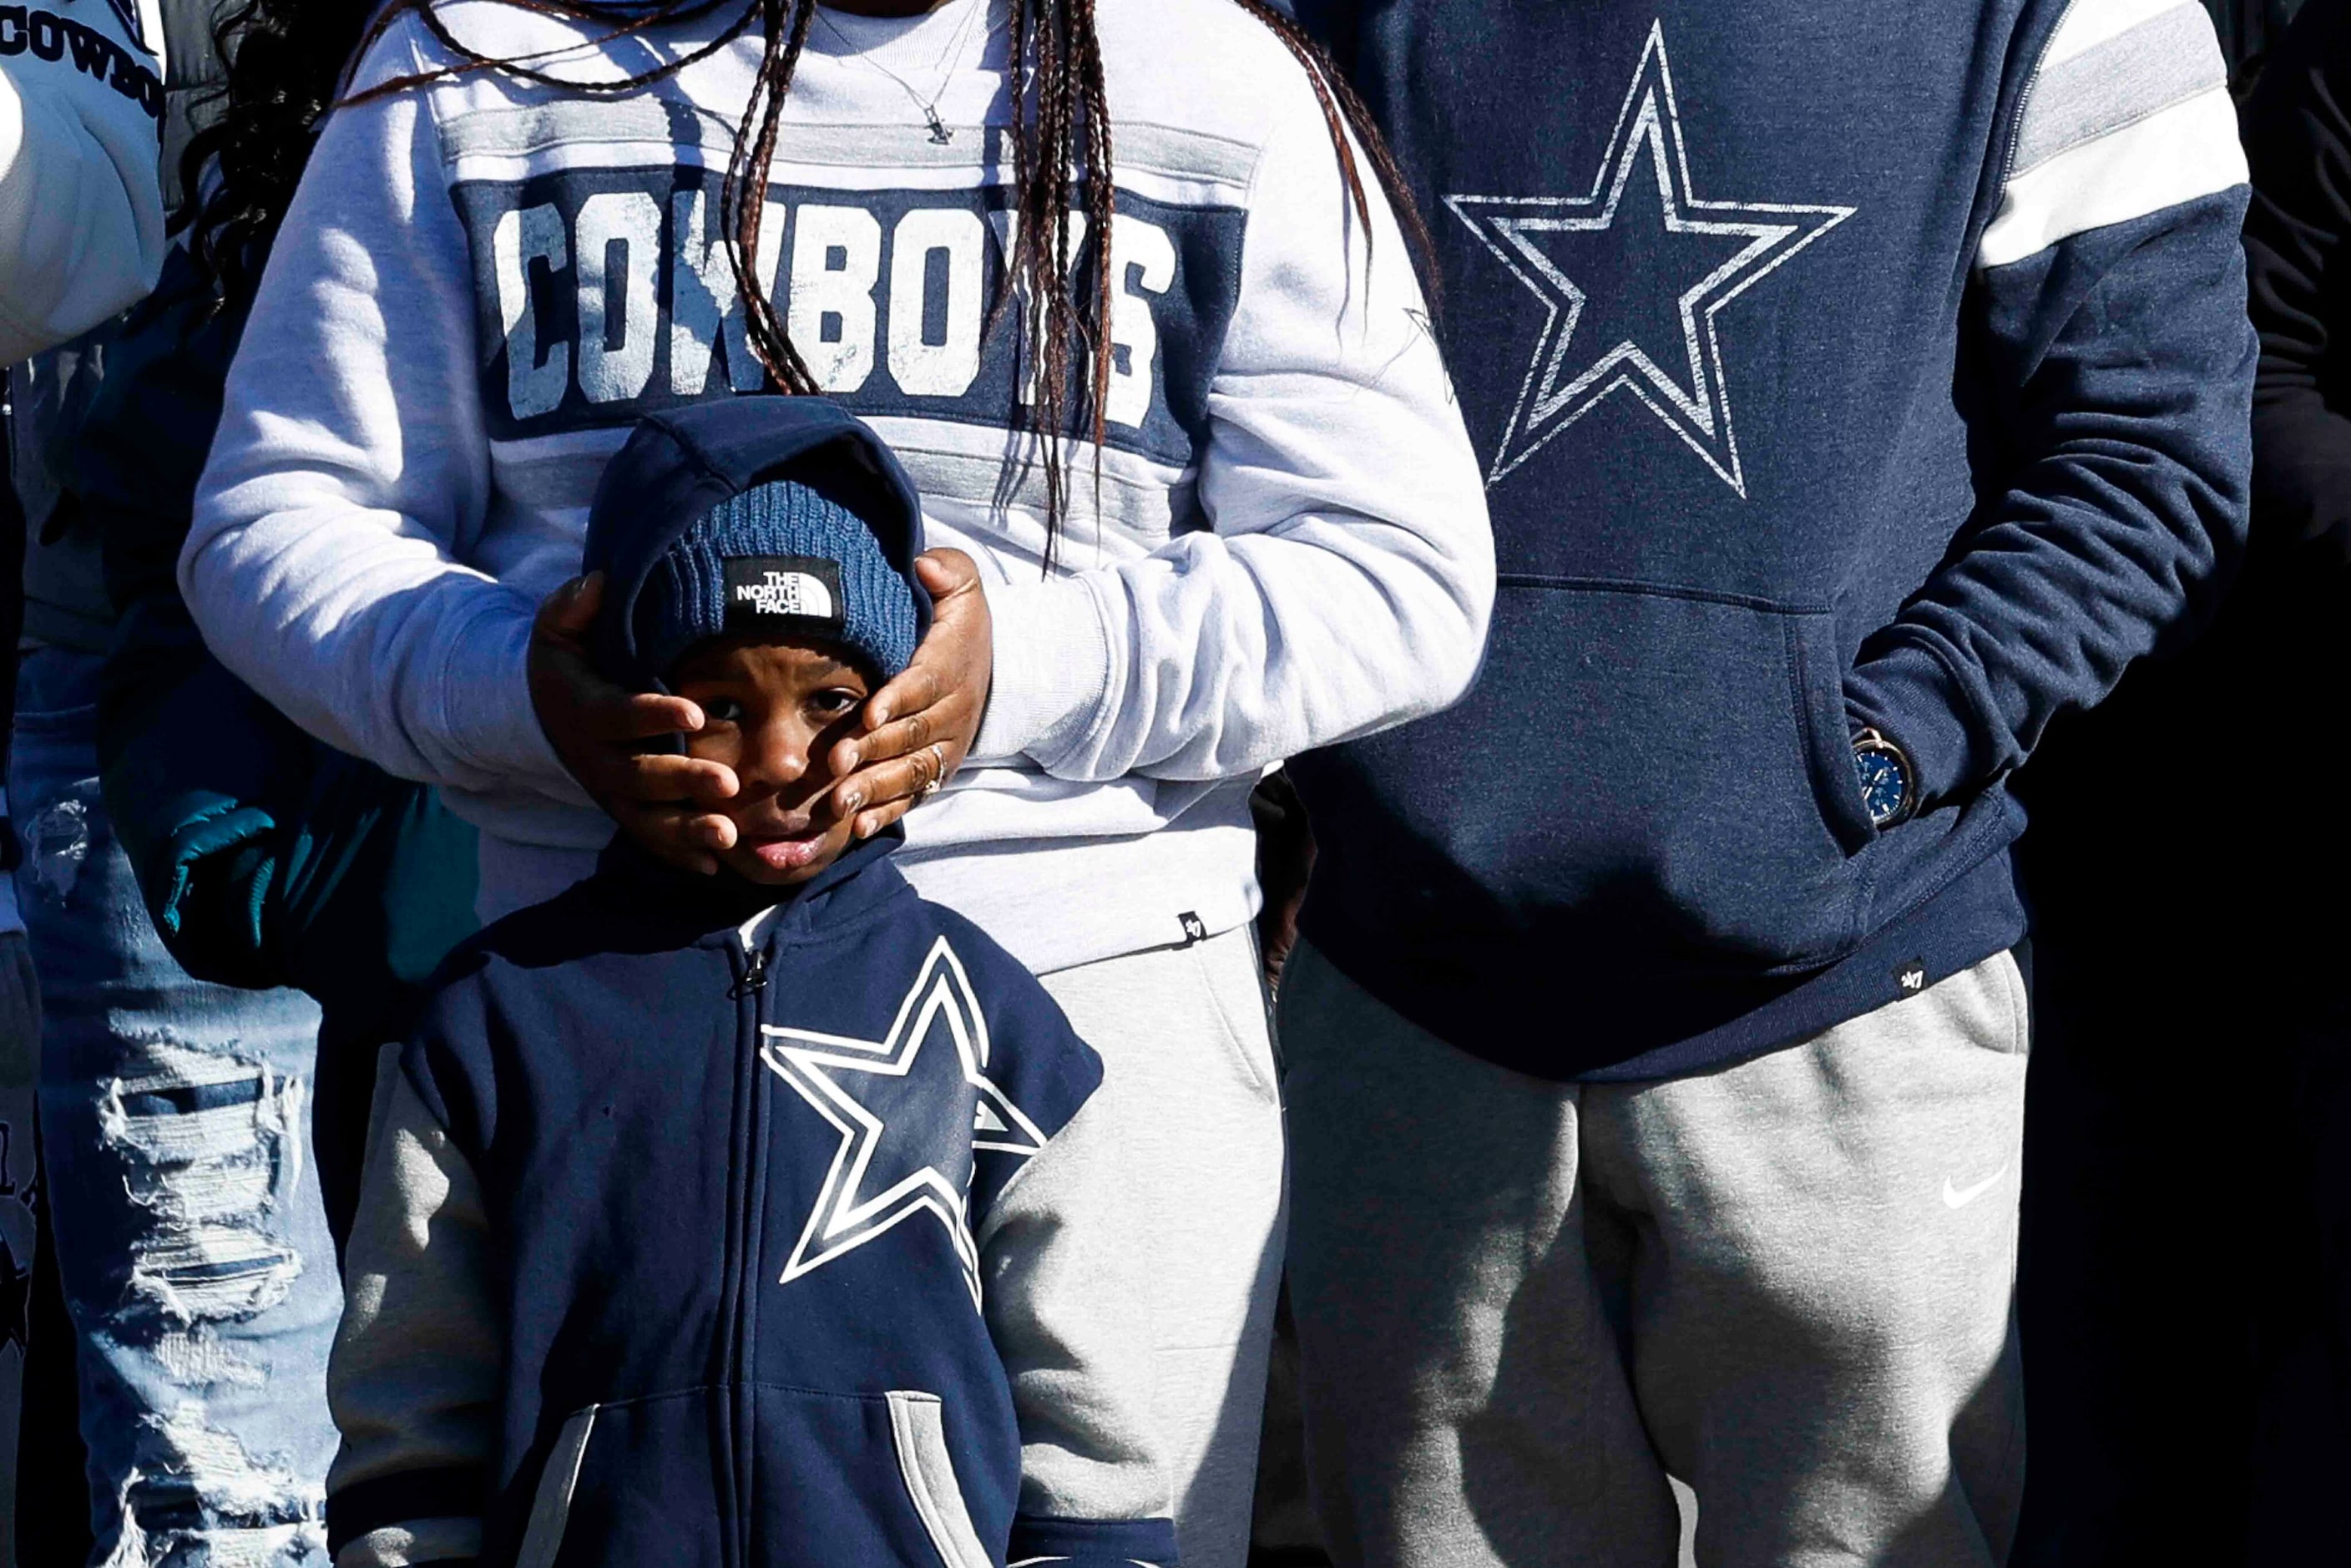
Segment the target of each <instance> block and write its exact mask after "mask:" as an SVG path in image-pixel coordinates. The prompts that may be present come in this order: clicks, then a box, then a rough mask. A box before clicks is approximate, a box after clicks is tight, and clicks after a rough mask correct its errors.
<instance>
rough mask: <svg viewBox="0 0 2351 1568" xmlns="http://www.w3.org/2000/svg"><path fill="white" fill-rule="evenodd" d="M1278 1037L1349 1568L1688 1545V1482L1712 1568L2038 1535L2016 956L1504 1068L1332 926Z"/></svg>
mask: <svg viewBox="0 0 2351 1568" xmlns="http://www.w3.org/2000/svg"><path fill="white" fill-rule="evenodd" d="M1560 1027H1562V1029H1566V1028H1572V1027H1573V1014H1572V1010H1569V1011H1566V1012H1563V1014H1562V1019H1561V1025H1560ZM1279 1035H1280V1042H1281V1048H1282V1054H1283V1058H1284V1063H1285V1070H1286V1071H1285V1079H1284V1084H1283V1088H1284V1099H1285V1101H1286V1102H1287V1104H1288V1108H1289V1116H1290V1159H1291V1216H1290V1219H1291V1229H1290V1293H1291V1301H1292V1304H1293V1306H1294V1307H1295V1309H1296V1312H1297V1317H1298V1328H1299V1339H1300V1345H1301V1352H1302V1356H1303V1365H1304V1386H1305V1397H1306V1406H1307V1448H1308V1465H1309V1469H1310V1472H1311V1478H1312V1483H1313V1489H1314V1496H1315V1502H1316V1508H1317V1511H1318V1512H1319V1514H1320V1515H1321V1518H1322V1526H1323V1530H1324V1531H1325V1534H1326V1535H1327V1536H1328V1537H1329V1544H1330V1546H1331V1549H1332V1555H1333V1556H1334V1557H1335V1558H1336V1559H1337V1561H1338V1562H1339V1563H1341V1564H1342V1565H1343V1568H1356V1565H1359V1564H1360V1565H1375V1568H1386V1565H1389V1564H1396V1565H1399V1568H1481V1565H1485V1564H1508V1565H1510V1568H1538V1565H1542V1568H1549V1565H1552V1564H1558V1565H1560V1568H1568V1565H1573V1568H1671V1565H1672V1564H1673V1563H1674V1562H1675V1556H1676V1546H1677V1510H1676V1506H1675V1503H1674V1500H1673V1497H1672V1494H1671V1492H1670V1490H1669V1488H1668V1484H1667V1477H1668V1476H1671V1477H1673V1478H1675V1479H1678V1480H1681V1481H1684V1482H1687V1484H1688V1486H1689V1487H1690V1488H1692V1489H1693V1490H1695V1491H1696V1494H1697V1499H1698V1537H1697V1556H1698V1563H1700V1564H1701V1565H1703V1568H1750V1565H1751V1568H1764V1565H1767V1564H1768V1565H1771V1568H1828V1565H1831V1564H1836V1565H1840V1568H1842V1565H1846V1564H1862V1563H1870V1564H1888V1565H1893V1568H1910V1565H1917V1568H1946V1565H1949V1568H1960V1565H1968V1568H1975V1565H1979V1564H1980V1565H1985V1568H1991V1565H1996V1564H1999V1563H2002V1562H2004V1561H2005V1560H2006V1558H2007V1555H2008V1547H2009V1542H2010V1540H2011V1537H2012V1535H2013V1533H2014V1529H2015V1521H2016V1512H2017V1505H2018V1500H2019V1498H2020V1494H2021V1492H2022V1485H2023V1479H2024V1430H2023V1406H2022V1386H2021V1379H2020V1375H2019V1366H2018V1358H2017V1348H2016V1333H2015V1324H2014V1317H2013V1312H2012V1307H2011V1294H2012V1290H2013V1285H2014V1275H2015V1255H2016V1216H2017V1177H2018V1171H2017V1157H2018V1148H2019V1142H2020V1139H2021V1136H2022V1131H2023V1116H2024V1067H2025V1051H2026V1038H2027V1036H2026V1005H2025V995H2024V986H2023V981H2022V976H2021V975H2020V974H2019V972H2018V970H2017V966H2016V964H2015V961H2014V960H2013V959H2012V958H2011V957H2010V956H2008V955H2006V954H2002V955H2001V956H1998V957H1995V958H1992V959H1991V960H1989V961H1987V962H1985V963H1983V964H1980V965H1979V966H1977V967H1975V968H1973V969H1971V970H1970V971H1968V972H1967V973H1965V974H1963V975H1959V976H1955V977H1952V978H1950V979H1948V980H1946V981H1944V982H1942V983H1941V984H1939V985H1937V986H1934V987H1931V988H1928V990H1926V991H1925V992H1923V993H1922V994H1920V995H1918V996H1917V997H1913V998H1908V999H1907V1000H1905V1001H1901V1002H1898V1003H1896V1004H1894V1005H1893V1006H1891V1007H1888V1008H1886V1009H1882V1010H1881V1011H1878V1012H1876V1013H1873V1014H1870V1015H1868V1016H1867V1017H1865V1018H1861V1019H1855V1020H1854V1021H1853V1022H1850V1023H1847V1024H1844V1025H1843V1026H1841V1027H1839V1028H1837V1029H1834V1030H1830V1031H1829V1032H1827V1033H1826V1034H1823V1035H1822V1036H1820V1037H1819V1038H1817V1039H1815V1040H1810V1041H1807V1042H1805V1043H1804V1044H1802V1045H1800V1046H1797V1047H1794V1048H1792V1049H1790V1050H1787V1051H1780V1052H1778V1053H1776V1054H1773V1055H1771V1056H1767V1057H1763V1058H1761V1059H1760V1060H1757V1061H1750V1062H1745V1063H1742V1064H1740V1065H1738V1066H1735V1067H1729V1068H1723V1069H1719V1070H1718V1071H1712V1072H1707V1073H1701V1074H1698V1075H1696V1076H1693V1077H1688V1078H1682V1079H1676V1080H1672V1081H1668V1082H1655V1083H1632V1084H1591V1085H1581V1086H1579V1085H1574V1084H1560V1083H1551V1082H1542V1081H1540V1080H1537V1079H1533V1078H1529V1077H1525V1076H1523V1075H1521V1074H1519V1073H1515V1072H1511V1071H1507V1070H1505V1069H1502V1068H1499V1067H1495V1066H1492V1065H1489V1064H1488V1063H1486V1062H1483V1061H1479V1060H1477V1059H1475V1058H1473V1057H1470V1056H1468V1055H1466V1054H1464V1053H1462V1052H1460V1051H1456V1050H1454V1049H1452V1048H1451V1047H1449V1046H1447V1045H1446V1044H1445V1043H1443V1042H1442V1041H1440V1040H1437V1039H1436V1038H1435V1037H1434V1036H1432V1035H1429V1034H1427V1033H1426V1032H1424V1031H1422V1030H1418V1029H1416V1028H1415V1027H1414V1026H1413V1025H1411V1024H1410V1023H1407V1022H1406V1021H1405V1019H1402V1018H1401V1017H1399V1016H1398V1015H1396V1014H1395V1012H1393V1011H1391V1010H1390V1009H1387V1008H1386V1007H1384V1005H1382V1004H1381V1003H1380V1002H1378V1001H1376V1000H1374V998H1372V997H1371V996H1369V995H1368V994H1367V993H1365V992H1364V990H1362V989H1361V988H1358V987H1356V986H1355V985H1354V984H1353V982H1351V981H1350V980H1348V979H1347V978H1345V977H1343V976H1342V975H1341V974H1339V972H1338V971H1337V970H1336V969H1334V968H1333V967H1332V966H1331V964H1330V963H1329V962H1328V961H1327V960H1326V959H1324V958H1323V957H1322V956H1321V955H1320V954H1318V953H1316V952H1314V951H1313V950H1312V949H1311V947H1308V948H1301V950H1300V951H1299V953H1298V954H1297V956H1295V957H1294V958H1292V960H1291V962H1290V967H1289V969H1288V971H1287V973H1286V974H1285V976H1284V977H1283V984H1282V991H1281V1005H1280V1029H1279Z"/></svg>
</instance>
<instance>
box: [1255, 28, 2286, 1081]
mask: <svg viewBox="0 0 2351 1568" xmlns="http://www.w3.org/2000/svg"><path fill="white" fill-rule="evenodd" d="M1301 11H1303V12H1305V13H1307V14H1309V16H1311V18H1312V20H1313V21H1314V22H1315V23H1316V25H1317V26H1320V27H1322V29H1324V30H1325V32H1326V33H1327V34H1328V36H1330V37H1332V39H1333V41H1334V43H1335V44H1336V45H1337V47H1339V48H1340V50H1341V52H1342V53H1343V55H1344V56H1345V57H1346V61H1347V63H1348V64H1349V65H1350V66H1351V68H1352V69H1353V73H1354V76H1355V78H1356V80H1357V81H1358V82H1359V83H1360V84H1361V85H1362V87H1363V88H1364V90H1365V92H1366V93H1367V95H1368V96H1369V97H1370V98H1371V99H1372V100H1373V104H1374V112H1375V113H1376V114H1377V115H1378V117H1379V118H1380V119H1381V120H1382V121H1383V123H1384V125H1385V126H1386V128H1387V129H1388V131H1389V133H1390V135H1391V136H1392V137H1393V139H1394V141H1395V148H1396V150H1397V152H1398V153H1399V155H1400V157H1401V158H1402V160H1403V162H1404V163H1405V167H1406V170H1407V172H1408V174H1409V175H1410V178H1411V179H1412V181H1413V183H1414V184H1415V185H1416V188H1417V191H1418V193H1419V195H1420V197H1421V200H1422V201H1423V203H1424V204H1425V206H1426V211H1427V212H1428V213H1429V214H1430V219H1431V222H1432V223H1433V224H1435V225H1437V240H1438V245H1439V249H1440V259H1441V263H1442V267H1443V271H1444V274H1445V281H1446V296H1447V298H1446V308H1445V316H1444V323H1445V333H1446V336H1447V348H1448V350H1450V353H1451V357H1452V362H1453V365H1454V369H1455V371H1456V373H1457V375H1458V378H1459V391H1460V394H1461V399H1462V403H1463V407H1464V409H1465V411H1466V414H1467V418H1468V424H1469V428H1470V433H1471V436H1472V439H1473V440H1474V441H1475V443H1476V444H1477V445H1478V448H1479V456H1480V457H1481V459H1482V460H1483V462H1484V465H1485V469H1486V478H1487V486H1488V492H1487V493H1488V499H1489V506H1490V507H1491V509H1492V516H1493V520H1494V526H1495V531H1496V537H1497V549H1498V555H1499V571H1500V584H1501V587H1500V591H1499V597H1498V600H1497V602H1496V608H1495V612H1494V622H1493V625H1494V630H1493V640H1492V644H1491V648H1490V651H1489V656H1488V658H1487V660H1486V664H1485V666H1484V670H1483V673H1482V674H1481V676H1480V678H1479V683H1478V685H1477V687H1476V689H1475V691H1474V692H1473V694H1472V695H1471V696H1470V697H1469V698H1468V700H1467V701H1466V702H1465V703H1463V704H1462V705H1461V706H1458V707H1456V708H1454V709H1453V710H1451V711H1450V712H1449V713H1447V714H1445V715H1444V716H1440V717H1438V718H1436V719H1433V720H1431V721H1428V722H1426V723H1424V724H1421V725H1416V726H1415V727H1411V728H1410V729H1407V730H1403V731H1398V732H1395V733H1394V734H1392V735H1388V736H1384V737H1379V738H1376V739H1371V740H1365V741H1359V742H1357V743H1354V744H1353V745H1350V746H1347V747H1342V748H1340V749H1339V750H1337V751H1335V752H1332V753H1330V754H1327V755H1325V756H1322V757H1320V758H1314V759H1312V760H1311V762H1310V763H1308V764H1307V765H1306V766H1304V767H1301V768H1300V769H1299V776H1300V779H1301V789H1303V790H1304V791H1305V793H1306V796H1307V800H1308V803H1309V806H1310V808H1311V810H1312V811H1313V814H1314V821H1315V826H1316V830H1317V832H1318V834H1319V836H1320V838H1321V840H1322V850H1323V853H1322V860H1321V862H1319V863H1318V865H1317V867H1316V885H1315V894H1314V896H1313V900H1312V902H1311V904H1310V905H1309V907H1308V909H1307V912H1306V929H1307V931H1308V934H1309V935H1310V936H1311V938H1312V939H1313V940H1314V941H1316V942H1317V943H1318V944H1320V945H1321V946H1322V947H1323V949H1324V950H1325V951H1326V952H1327V953H1328V954H1329V955H1330V956H1332V959H1333V960H1334V961H1335V962H1337V963H1338V964H1339V965H1340V966H1341V967H1343V969H1345V971H1346V972H1347V973H1349V974H1350V975H1352V976H1353V977H1355V978H1356V979H1357V980H1358V981H1359V982H1360V983H1362V984H1364V986H1366V987H1369V988H1371V989H1372V990H1374V992H1375V993H1377V994H1378V995H1379V996H1381V997H1382V998H1384V999H1385V1000H1386V1001H1388V1002H1389V1003H1390V1004H1391V1005H1392V1006H1395V1007H1396V1008H1397V1009H1401V1010H1402V1011H1404V1012H1405V1013H1406V1014H1407V1015H1409V1016H1410V1017H1412V1018H1413V1019H1415V1020H1416V1021H1417V1022H1419V1023H1421V1024H1422V1025H1424V1026H1425V1027H1426V1028H1428V1029H1430V1030H1436V1031H1437V1032H1439V1033H1441V1034H1443V1035H1444V1036H1445V1037H1446V1038H1447V1039H1449V1040H1454V1041H1456V1042H1457V1043H1458V1044H1460V1045H1462V1046H1463V1047H1465V1048H1467V1049H1469V1050H1472V1051H1479V1052H1482V1053H1485V1054H1487V1055H1489V1056H1492V1057H1494V1058H1496V1059H1498V1060H1500V1061H1506V1062H1509V1063H1511V1064H1513V1065H1516V1066H1520V1067H1523V1068H1527V1069H1529V1070H1531V1071H1539V1072H1544V1073H1550V1074H1555V1075H1558V1076H1576V1075H1579V1074H1590V1073H1593V1072H1596V1071H1614V1072H1619V1073H1624V1074H1627V1075H1633V1076H1642V1075H1649V1074H1655V1073H1657V1072H1663V1071H1677V1070H1683V1069H1687V1068H1691V1067H1695V1066H1698V1065H1702V1064H1704V1063H1706V1062H1708V1061H1719V1060H1721V1059H1723V1058H1725V1057H1728V1056H1731V1055H1737V1054H1742V1053H1751V1052H1753V1051H1760V1050H1765V1049H1769V1048H1771V1047H1773V1046H1776V1045H1780V1044H1784V1043H1787V1042H1789V1041H1792V1040H1800V1039H1802V1038H1805V1037H1806V1036H1808V1035H1811V1034H1813V1033H1815V1032H1817V1031H1819V1030H1823V1029H1825V1028H1827V1027H1829V1026H1831V1025H1833V1024H1834V1023H1837V1022H1839V1021H1841V1020H1842V1019H1845V1018H1849V1017H1852V1016H1855V1015H1856V1014H1858V1013H1860V1012H1863V1011H1865V1010H1868V1009H1873V1008H1876V1007H1878V1006H1881V1005H1883V1004H1886V1003H1889V1002H1892V1001H1895V1000H1897V999H1899V998H1902V997H1904V996H1907V995H1910V994H1913V993H1915V992H1916V991H1917V990H1919V989H1923V988H1925V987H1926V986H1928V985H1929V984H1932V983H1933V982H1934V981H1935V980H1938V979H1940V978H1942V977H1945V976H1947V975H1951V974H1955V973H1957V972H1959V970H1961V969H1963V968H1965V967H1968V966H1969V965H1970V964H1972V963H1974V962H1976V961H1978V960H1980V959H1981V958H1983V957H1985V956H1989V955H1991V954H1992V953H1994V952H1996V951H1998V950H2000V949H2001V948H2003V947H2006V946H2010V945H2011V944H2013V943H2014V942H2015V941H2016V940H2017V939H2018V938H2019V936H2022V934H2023V930H2024V919H2023V915H2022V910H2021V908H2020V907H2019V904H2018V902H2017V899H2016V897H2015V894H2014V892H2013V889H2012V886H2011V876H2010V872H2009V865H2008V855H2007V849H2008V845H2009V844H2010V843H2011V841H2012V840H2014V838H2015V837H2016V836H2017V834H2018V833H2019V832H2020V831H2022V825H2023V824H2022V818H2021V814H2020V812H2019V810H2018V809H2017V808H2016V806H2015V805H2014V803H2013V802H2012V800H2011V798H2010V796H2009V795H2008V793H2007V791H2006V789H2004V787H2003V784H2002V780H2003V779H2005V778H2006V776H2007V775H2008V774H2009V773H2010V772H2011V770H2012V769H2013V768H2016V767H2017V765H2018V764H2020V763H2021V762H2022V760H2023V759H2024V758H2025V756H2026V755H2027V754H2028V753H2029V752H2030V751H2031V749H2032V746H2033V743H2034V741H2035V740H2036V739H2037V738H2038V737H2040V735H2041V733H2042V731H2043V727H2045V726H2046V725H2047V724H2048V722H2049V721H2050V719H2051V717H2052V716H2054V715H2056V714H2058V713H2060V712H2062V711H2064V710H2065V709H2067V708H2072V707H2079V706H2084V705H2087V704H2090V703H2094V702H2095V701H2097V700H2098V699H2099V698H2100V697H2101V696H2102V695H2104V694H2105V692H2106V691H2107V690H2108V689H2109V688H2110V687H2111V686H2112V685H2113V684H2114V682H2115V681H2116V678H2117V677H2118V676H2119V675H2120V674H2121V672H2122V670H2123V668H2124V666H2125V665H2126V664H2128V663H2129V662H2130V661H2131V660H2132V659H2134V658H2136V657H2137V656H2139V655H2141V654H2144V653H2148V652H2149V651H2151V650H2153V649H2156V648H2157V647H2158V645H2159V644H2160V643H2162V641H2163V640H2164V638H2165V637H2166V635H2167V633H2168V632H2176V631H2180V630H2184V629H2185V627H2186V625H2187V623H2188V622H2190V621H2192V619H2193V618H2194V612H2195V611H2196V610H2197V609H2198V608H2199V600H2200V598H2201V597H2202V596H2203V591H2205V590H2207V589H2208V588H2209V587H2210V585H2212V584H2213V583H2214V582H2215V580H2217V579H2218V578H2219V577H2220V574H2221V572H2222V570H2223V568H2224V566H2225V564H2226V562H2227V561H2228V560H2229V559H2230V558H2231V555H2232V552H2234V551H2235V550H2236V549H2238V547H2239V546H2240V544H2241V539H2242V537H2243V529H2244V521H2245V520H2244V505H2245V495H2246V486H2247V469H2248V465H2249V458H2248V450H2247V440H2246V420H2247V409H2248V398H2249V392H2250V388H2251V381H2252V363H2253V342H2252V334H2251V332H2250V330H2249V329H2248V328H2247V326H2246V322H2245V316H2244V304H2245V298H2244V269H2243V264H2242V260H2241V256H2239V254H2238V246H2237V231H2238V225H2239V222H2240V220H2241V216H2242V214H2243V211H2244V204H2245V199H2246V196H2245V190H2244V185H2243V181H2244V161H2243V158H2242V155H2241V152H2240V151H2239V148H2238V143H2237V136H2236V123H2235V120H2234V117H2233V115H2232V114H2231V106H2230V101H2229V99H2228V96H2227V92H2226V89H2225V87H2224V82H2223V75H2224V73H2223V68H2222V64H2221V58H2220V51H2219V48H2218V47H2217V45H2216V43H2215V40H2214V38H2213V36H2212V29H2211V26H2210V21H2209V20H2208V18H2207V17H2206V16H2205V13H2204V11H2203V9H2202V7H2201V6H2199V5H2197V4H2195V3H2194V0H1965V3H1955V4H1948V5H1932V6H1913V7H1893V8H1888V7H1859V8H1856V7H1852V6H1831V5H1817V4H1813V3H1811V0H1758V3H1753V4H1740V5H1722V4H1715V3H1710V0H1709V3H1703V4H1699V3H1682V0H1645V3H1643V4H1637V5H1636V4H1632V3H1630V0H1593V3H1592V4H1587V5H1570V6H1556V5H1529V4H1522V3H1520V0H1443V3H1441V4H1438V3H1433V0H1402V3H1400V4H1395V5H1380V6H1368V5H1355V4H1353V0H1311V3H1309V4H1306V5H1301ZM1864 727H1876V729H1878V730H1880V731H1882V732H1883V733H1884V734H1886V736H1888V737H1891V738H1892V739H1893V740H1894V741H1895V742H1896V744H1898V745H1899V746H1900V747H1903V748H1904V749H1905V750H1907V753H1908V755H1909V757H1910V758H1911V759H1912V760H1913V763H1914V765H1915V767H1914V771H1915V773H1916V775H1917V778H1916V780H1915V786H1916V789H1917V805H1918V810H1917V814H1916V816H1915V817H1914V818H1912V820H1910V821H1907V822H1903V823H1901V824H1900V825H1898V826H1896V827H1893V828H1891V829H1890V830H1888V831H1873V828H1872V824H1871V820H1870V817H1869V815H1868V814H1867V812H1866V811H1865V809H1864V804H1863V800H1862V798H1861V795H1860V791H1859V789H1857V787H1856V783H1855V766H1854V760H1853V758H1852V755H1851V750H1850V748H1851V746H1852V743H1853V741H1854V738H1855V736H1856V734H1857V733H1858V732H1859V731H1860V730H1861V729H1863V728H1864ZM2150 787H2156V786H2155V782H2154V781H2151V780H2147V779H2115V780H2114V781H2113V788H2115V789H2118V790H2123V789H2147V788H2150ZM1635 1059H1643V1060H1635Z"/></svg>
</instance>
